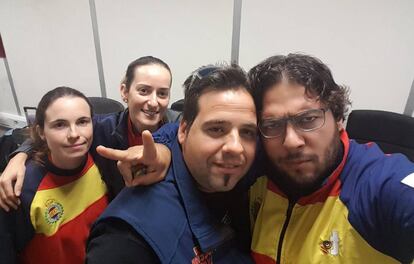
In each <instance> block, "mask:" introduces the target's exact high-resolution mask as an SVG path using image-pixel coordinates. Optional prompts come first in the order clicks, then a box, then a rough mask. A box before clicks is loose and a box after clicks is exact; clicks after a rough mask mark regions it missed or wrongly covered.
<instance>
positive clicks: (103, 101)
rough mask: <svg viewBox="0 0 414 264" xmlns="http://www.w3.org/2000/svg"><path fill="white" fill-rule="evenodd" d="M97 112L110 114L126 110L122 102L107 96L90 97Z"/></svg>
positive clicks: (94, 110)
mask: <svg viewBox="0 0 414 264" xmlns="http://www.w3.org/2000/svg"><path fill="white" fill-rule="evenodd" d="M88 99H89V101H90V102H91V104H92V107H93V112H94V113H95V114H109V113H116V112H121V111H124V109H125V107H124V105H123V104H121V103H120V102H118V101H116V100H114V99H111V98H105V97H88Z"/></svg>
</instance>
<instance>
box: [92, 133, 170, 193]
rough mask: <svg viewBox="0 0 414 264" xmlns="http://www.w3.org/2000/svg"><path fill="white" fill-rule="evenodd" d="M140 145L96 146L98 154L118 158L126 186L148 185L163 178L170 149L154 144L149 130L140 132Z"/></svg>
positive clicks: (168, 163) (167, 164)
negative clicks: (123, 148) (124, 148)
mask: <svg viewBox="0 0 414 264" xmlns="http://www.w3.org/2000/svg"><path fill="white" fill-rule="evenodd" d="M142 143H143V145H142V146H134V147H130V148H128V149H127V150H117V149H111V148H106V147H103V146H98V147H97V148H96V151H97V152H98V153H99V155H101V156H103V157H105V158H107V159H112V160H118V169H119V171H120V173H121V174H122V176H123V178H124V181H125V185H126V186H137V185H150V184H153V183H156V182H159V181H161V180H163V179H164V178H165V175H166V174H167V170H168V167H169V165H170V162H171V152H170V150H169V149H168V148H167V147H166V146H164V145H162V144H155V143H154V140H153V138H152V135H151V133H150V132H149V131H144V132H142Z"/></svg>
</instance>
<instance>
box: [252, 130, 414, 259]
mask: <svg viewBox="0 0 414 264" xmlns="http://www.w3.org/2000/svg"><path fill="white" fill-rule="evenodd" d="M341 140H342V143H343V145H344V157H343V159H342V161H341V163H340V165H339V166H338V167H337V168H336V170H335V171H334V172H333V173H332V175H330V177H329V178H328V179H327V181H326V182H325V183H324V185H323V186H322V187H321V188H320V189H319V190H317V191H316V192H314V193H312V194H310V195H308V196H305V197H302V198H300V199H299V200H298V201H296V202H292V201H289V199H288V198H287V197H286V195H285V194H284V193H283V192H282V191H281V189H279V188H278V186H277V185H275V184H274V183H273V182H272V181H271V180H270V179H269V178H267V177H266V176H263V177H260V178H259V179H258V180H257V181H256V183H255V184H254V185H253V186H252V187H251V189H250V211H251V220H252V222H253V241H252V245H251V249H252V255H253V257H254V259H255V261H256V263H263V264H268V263H278V264H287V263H399V262H403V263H411V261H412V260H413V258H414V164H413V163H411V162H409V161H408V160H407V159H406V158H405V157H404V156H402V155H400V154H395V155H385V154H383V153H382V151H381V150H380V149H379V148H378V147H377V146H376V145H375V144H365V145H360V144H357V143H356V142H354V141H349V139H348V137H347V135H346V132H343V133H342V135H341Z"/></svg>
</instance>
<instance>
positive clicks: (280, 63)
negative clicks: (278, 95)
mask: <svg viewBox="0 0 414 264" xmlns="http://www.w3.org/2000/svg"><path fill="white" fill-rule="evenodd" d="M248 76H249V79H250V83H251V87H252V89H253V95H254V99H255V103H256V109H257V113H258V115H259V114H260V113H261V111H262V109H263V95H264V94H265V92H266V91H267V90H268V89H270V88H271V87H272V86H274V85H277V84H279V83H280V82H282V81H283V80H287V81H288V82H289V83H292V84H298V85H302V86H304V87H305V89H306V90H305V93H306V95H307V96H309V97H317V99H318V100H320V101H321V103H322V104H324V105H325V106H326V107H328V108H329V109H330V110H331V111H332V113H333V116H334V117H335V120H336V121H339V120H345V116H346V113H347V112H348V108H349V105H350V104H351V102H350V100H349V89H348V87H346V86H341V85H338V84H336V83H335V81H334V79H333V77H332V74H331V71H330V70H329V68H328V67H327V66H326V65H325V64H324V63H323V62H322V61H320V60H319V59H317V58H315V57H312V56H309V55H304V54H297V53H294V54H288V55H287V56H284V55H277V56H272V57H270V58H267V59H266V60H264V61H262V62H261V63H259V64H258V65H256V66H255V67H253V68H252V69H251V70H250V71H249V73H248ZM259 118H260V116H259Z"/></svg>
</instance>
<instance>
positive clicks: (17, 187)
mask: <svg viewBox="0 0 414 264" xmlns="http://www.w3.org/2000/svg"><path fill="white" fill-rule="evenodd" d="M25 173H26V167H24V168H22V169H21V170H20V171H19V172H18V174H17V179H16V183H15V184H14V194H15V195H16V196H17V197H19V196H20V194H21V192H22V186H23V180H24V175H25ZM19 204H20V203H19Z"/></svg>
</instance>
